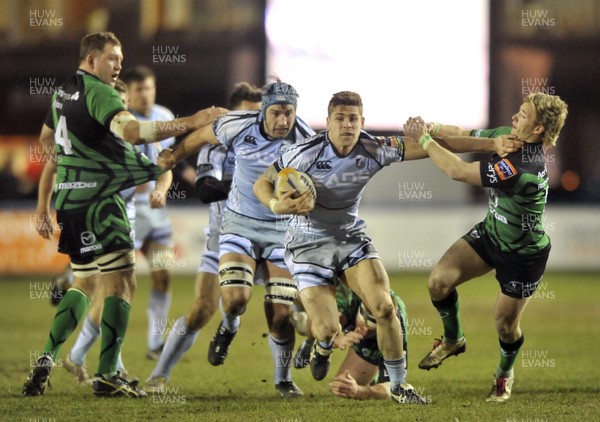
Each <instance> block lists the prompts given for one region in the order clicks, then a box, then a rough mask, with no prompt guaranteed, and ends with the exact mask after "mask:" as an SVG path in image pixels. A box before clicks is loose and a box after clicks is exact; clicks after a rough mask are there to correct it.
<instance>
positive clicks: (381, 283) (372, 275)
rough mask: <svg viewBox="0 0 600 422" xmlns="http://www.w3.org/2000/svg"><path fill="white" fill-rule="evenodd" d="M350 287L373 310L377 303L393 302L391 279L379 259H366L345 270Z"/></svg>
mask: <svg viewBox="0 0 600 422" xmlns="http://www.w3.org/2000/svg"><path fill="white" fill-rule="evenodd" d="M344 277H345V280H346V282H347V283H348V287H350V289H352V290H353V291H354V292H355V293H356V294H357V295H358V296H359V297H360V298H361V300H362V301H363V302H364V303H365V304H366V305H367V307H368V308H369V309H371V310H373V309H375V308H376V304H382V303H386V302H389V303H390V304H391V303H392V298H391V295H390V280H389V278H388V275H387V273H386V271H385V268H384V266H383V263H382V262H381V260H379V259H364V260H362V261H360V262H359V263H358V264H357V265H355V266H353V267H350V268H348V269H347V270H346V271H344Z"/></svg>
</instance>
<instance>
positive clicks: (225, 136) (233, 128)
mask: <svg viewBox="0 0 600 422" xmlns="http://www.w3.org/2000/svg"><path fill="white" fill-rule="evenodd" d="M256 115H258V111H257V112H256V113H254V114H248V113H247V112H246V114H240V112H237V111H233V112H229V113H227V114H226V115H225V116H223V117H221V118H219V119H217V120H216V121H215V122H214V123H213V131H214V132H215V136H216V138H217V141H219V143H220V144H221V145H223V146H225V147H226V148H229V147H230V146H231V145H232V144H233V141H234V140H235V139H236V138H237V137H238V135H239V134H240V133H241V132H242V131H243V130H245V129H246V128H248V127H249V126H251V125H252V124H253V123H255V122H256V121H257V120H256V119H255V116H256ZM248 136H251V135H248Z"/></svg>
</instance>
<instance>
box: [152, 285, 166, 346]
mask: <svg viewBox="0 0 600 422" xmlns="http://www.w3.org/2000/svg"><path fill="white" fill-rule="evenodd" d="M170 306H171V294H170V293H163V292H159V291H157V290H154V289H152V291H151V292H150V300H149V301H148V349H149V350H157V349H160V347H161V346H162V345H163V344H164V340H163V335H164V333H165V329H166V327H167V316H168V315H169V307H170Z"/></svg>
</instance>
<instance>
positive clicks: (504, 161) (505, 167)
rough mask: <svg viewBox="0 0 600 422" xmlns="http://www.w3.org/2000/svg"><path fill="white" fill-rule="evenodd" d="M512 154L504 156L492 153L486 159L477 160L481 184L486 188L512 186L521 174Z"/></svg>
mask: <svg viewBox="0 0 600 422" xmlns="http://www.w3.org/2000/svg"><path fill="white" fill-rule="evenodd" d="M511 155H512V154H509V155H508V156H506V157H504V158H500V157H499V156H497V155H492V156H491V157H490V158H488V159H486V160H481V161H480V162H479V173H480V175H481V183H482V186H484V187H487V188H510V187H513V186H514V185H515V184H516V183H517V181H518V180H519V177H520V176H521V173H520V169H519V166H518V165H516V163H515V162H514V160H513V159H511V158H510V156H511Z"/></svg>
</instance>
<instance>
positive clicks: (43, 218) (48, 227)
mask: <svg viewBox="0 0 600 422" xmlns="http://www.w3.org/2000/svg"><path fill="white" fill-rule="evenodd" d="M35 230H36V231H37V232H38V234H39V235H40V236H42V237H43V238H44V239H48V240H50V239H51V237H52V235H53V234H54V222H53V221H52V216H51V215H50V211H48V210H38V211H36V213H35Z"/></svg>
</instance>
